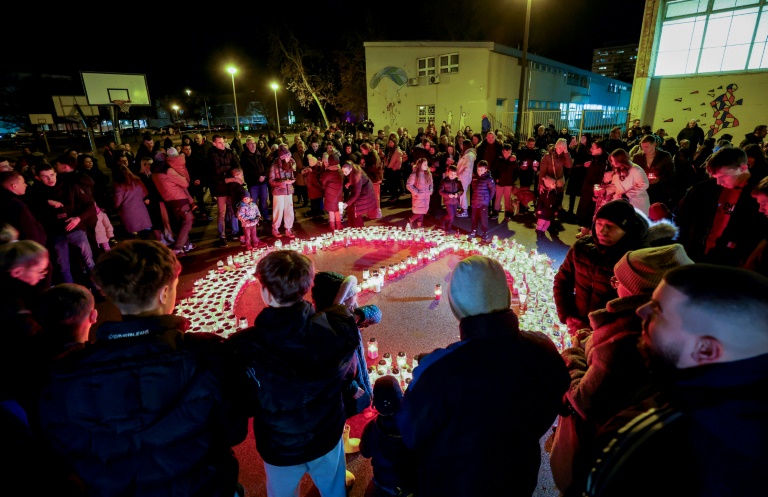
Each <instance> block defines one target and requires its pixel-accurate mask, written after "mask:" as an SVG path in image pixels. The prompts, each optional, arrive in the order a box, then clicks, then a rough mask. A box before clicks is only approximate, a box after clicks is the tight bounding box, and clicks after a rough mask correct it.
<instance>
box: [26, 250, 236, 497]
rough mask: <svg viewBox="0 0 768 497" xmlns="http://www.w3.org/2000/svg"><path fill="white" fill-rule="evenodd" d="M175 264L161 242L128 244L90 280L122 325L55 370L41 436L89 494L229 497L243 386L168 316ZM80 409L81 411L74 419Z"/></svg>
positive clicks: (211, 338) (216, 345)
mask: <svg viewBox="0 0 768 497" xmlns="http://www.w3.org/2000/svg"><path fill="white" fill-rule="evenodd" d="M180 272H181V265H180V264H179V262H178V260H177V259H176V256H175V255H174V254H173V252H172V251H171V250H170V249H169V248H167V247H165V246H163V245H162V244H161V243H159V242H156V241H144V240H129V241H126V242H123V243H120V244H119V245H117V246H116V247H115V248H113V249H112V250H111V251H109V252H107V253H105V254H104V255H102V256H101V258H100V259H99V262H98V264H97V265H96V267H95V268H94V271H93V279H94V281H95V283H96V284H97V285H98V286H99V288H100V289H101V291H102V292H103V293H104V294H105V295H107V296H108V297H109V298H110V299H111V301H112V302H113V303H114V304H115V305H116V306H117V308H118V309H119V310H120V313H121V314H122V320H120V321H108V322H105V323H104V324H102V325H101V326H100V327H99V328H98V330H97V331H96V341H95V342H94V343H93V344H92V345H90V346H86V347H84V348H82V349H81V350H79V351H76V352H73V353H72V354H69V355H67V356H66V357H65V358H63V359H62V360H61V361H59V362H57V363H55V364H54V367H53V370H52V374H51V379H50V382H49V384H48V385H47V387H46V388H45V389H44V391H43V394H42V397H41V404H40V405H41V414H40V420H41V427H42V430H43V433H44V435H45V436H46V438H47V439H48V440H50V441H51V443H52V445H53V448H54V449H55V450H56V451H57V452H58V453H59V454H60V455H61V456H63V457H64V459H65V460H66V461H67V462H68V463H69V464H70V465H71V467H72V468H73V469H74V471H75V472H76V473H77V474H78V476H79V477H80V479H81V480H82V481H83V483H84V485H85V490H86V493H87V494H88V495H100V496H103V497H108V496H122V495H126V494H131V495H145V496H151V495H155V496H159V495H195V496H200V497H232V496H233V495H235V491H236V489H237V488H238V483H237V479H238V473H239V466H238V462H237V459H236V458H235V457H234V453H233V452H232V447H233V446H235V445H237V444H239V443H240V442H242V441H243V440H244V439H245V437H246V435H247V415H246V412H245V410H244V409H243V408H242V407H241V405H240V404H239V403H238V402H237V401H236V399H237V398H238V397H237V396H236V395H235V394H239V393H240V392H241V388H239V387H238V384H237V382H238V376H237V375H235V374H234V373H235V370H234V369H230V367H231V364H232V360H231V358H228V356H227V353H226V350H227V349H226V347H225V343H224V341H223V340H222V338H220V337H219V336H217V335H214V334H209V333H205V334H203V333H186V330H187V329H188V327H189V321H187V319H185V318H183V317H180V316H173V315H172V312H173V309H174V307H175V304H176V286H177V284H178V282H179V273H180ZM73 399H76V400H75V403H76V404H77V408H75V409H73V408H72V407H73Z"/></svg>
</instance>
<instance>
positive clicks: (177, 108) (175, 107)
mask: <svg viewBox="0 0 768 497" xmlns="http://www.w3.org/2000/svg"><path fill="white" fill-rule="evenodd" d="M171 108H172V109H173V110H175V111H176V121H178V120H179V106H178V105H174V106H173V107H171Z"/></svg>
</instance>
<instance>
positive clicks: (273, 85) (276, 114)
mask: <svg viewBox="0 0 768 497" xmlns="http://www.w3.org/2000/svg"><path fill="white" fill-rule="evenodd" d="M270 86H271V87H272V89H273V90H274V91H275V117H277V134H278V135H279V134H280V111H279V110H278V108H277V89H278V88H280V87H279V86H278V85H277V83H272V84H271V85H270Z"/></svg>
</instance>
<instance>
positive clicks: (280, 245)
mask: <svg viewBox="0 0 768 497" xmlns="http://www.w3.org/2000/svg"><path fill="white" fill-rule="evenodd" d="M281 248H283V242H281V241H280V240H275V250H280V249H281Z"/></svg>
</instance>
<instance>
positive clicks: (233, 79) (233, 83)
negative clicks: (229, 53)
mask: <svg viewBox="0 0 768 497" xmlns="http://www.w3.org/2000/svg"><path fill="white" fill-rule="evenodd" d="M227 72H228V73H229V74H231V75H232V96H233V97H234V99H235V121H236V122H237V132H238V133H239V132H240V116H238V115H237V91H236V90H235V73H236V72H237V69H236V68H234V67H232V66H230V67H228V68H227Z"/></svg>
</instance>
